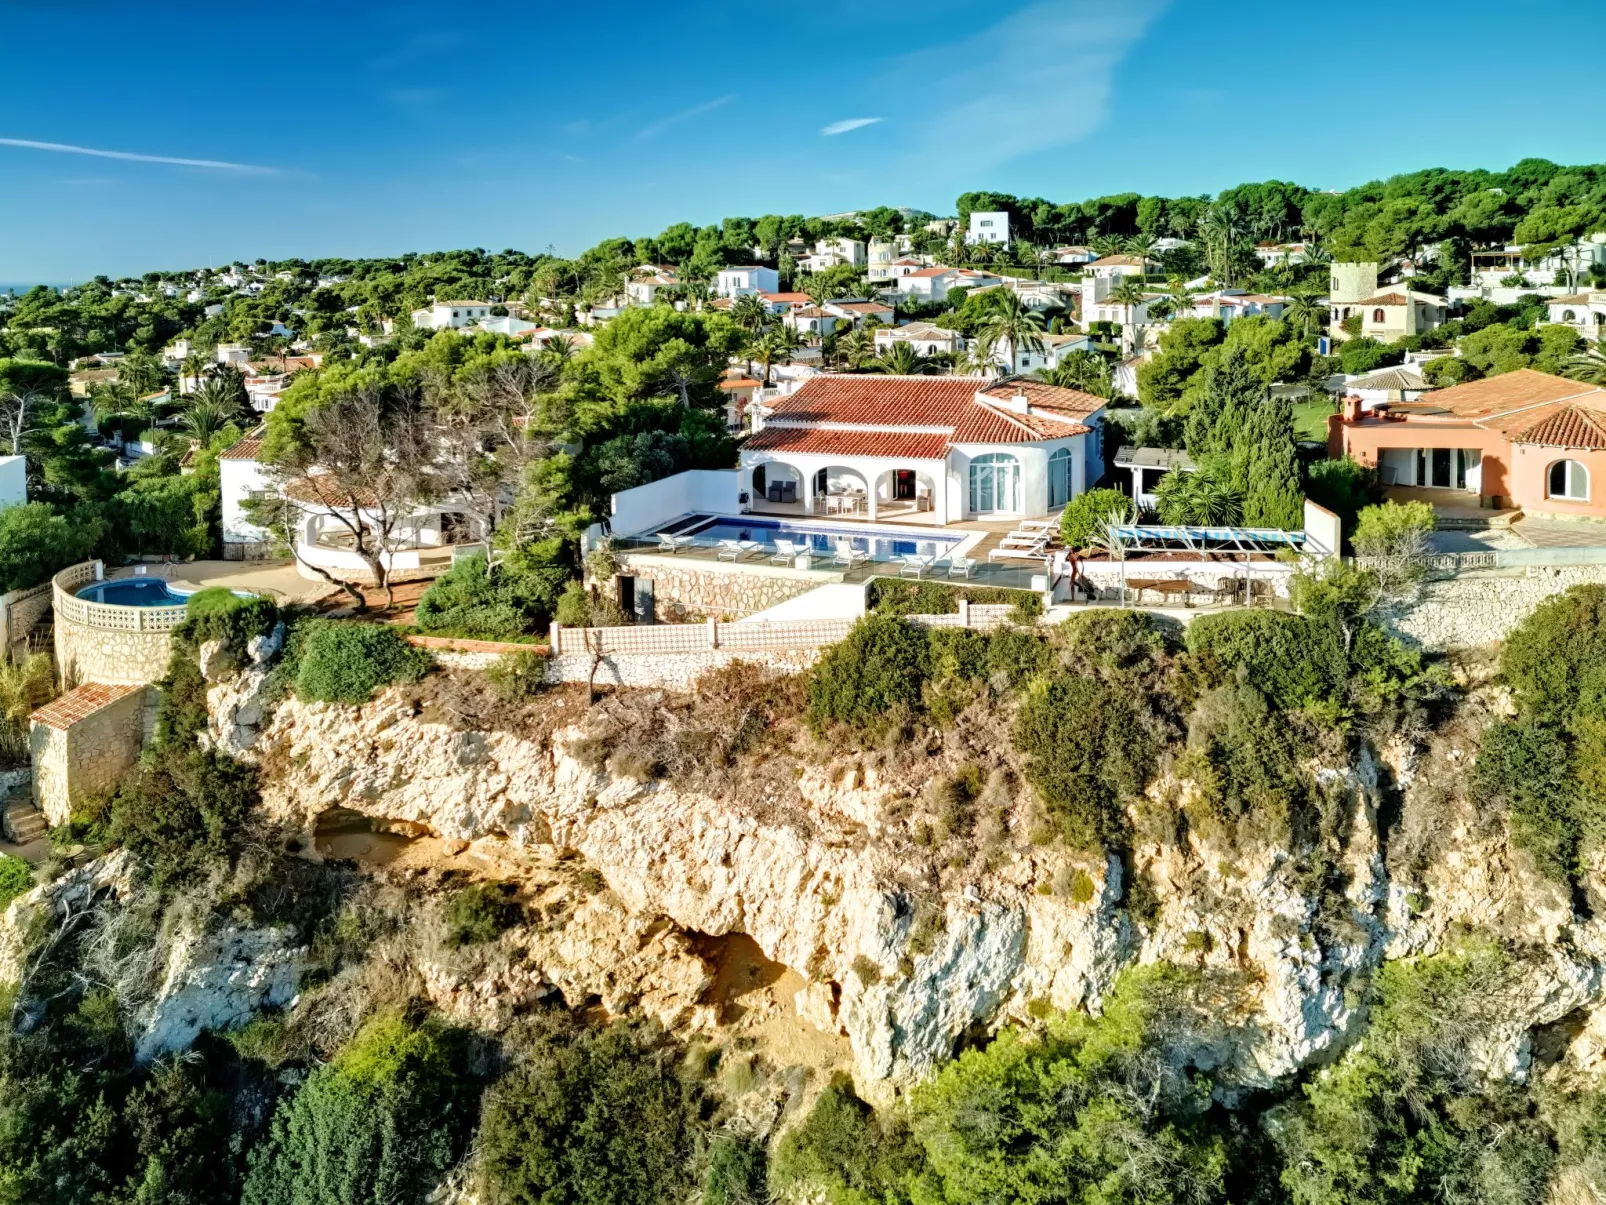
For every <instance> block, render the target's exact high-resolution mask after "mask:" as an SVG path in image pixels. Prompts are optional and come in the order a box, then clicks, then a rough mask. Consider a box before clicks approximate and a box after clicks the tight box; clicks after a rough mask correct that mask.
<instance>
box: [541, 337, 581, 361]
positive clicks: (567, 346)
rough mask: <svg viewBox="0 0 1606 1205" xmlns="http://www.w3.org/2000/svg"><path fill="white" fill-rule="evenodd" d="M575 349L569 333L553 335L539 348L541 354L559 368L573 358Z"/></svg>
mask: <svg viewBox="0 0 1606 1205" xmlns="http://www.w3.org/2000/svg"><path fill="white" fill-rule="evenodd" d="M577 350H578V349H577V348H576V347H575V345H574V338H573V337H572V336H570V335H553V336H552V337H551V338H550V339H548V340H547V341H546V345H545V346H544V347H542V348H541V352H542V354H543V355H545V356H546V357H547V358H548V359H549V360H551V361H552V362H553V363H554V364H556V365H558V366H559V367H560V368H561V367H562V366H563V365H565V364H567V363H568V362H569V361H570V360H572V359H574V357H575V355H576V352H577Z"/></svg>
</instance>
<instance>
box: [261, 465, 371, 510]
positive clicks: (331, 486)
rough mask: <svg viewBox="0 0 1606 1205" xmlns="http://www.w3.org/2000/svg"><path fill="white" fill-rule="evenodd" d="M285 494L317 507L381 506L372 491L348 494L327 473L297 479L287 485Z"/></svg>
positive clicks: (362, 490) (363, 490)
mask: <svg viewBox="0 0 1606 1205" xmlns="http://www.w3.org/2000/svg"><path fill="white" fill-rule="evenodd" d="M284 492H285V496H286V497H288V498H293V499H295V501H297V502H306V503H309V504H312V505H317V506H331V507H349V506H351V505H353V503H355V504H356V505H357V506H359V507H362V506H378V505H379V499H378V497H377V496H376V495H375V494H374V493H373V492H372V491H371V490H367V489H359V490H358V491H357V492H356V494H355V495H352V494H348V493H346V491H345V490H343V489H341V488H340V487H339V486H338V485H336V484H335V482H334V480H333V479H332V477H331V476H330V475H329V474H327V473H318V474H315V475H313V476H311V477H297V478H295V479H294V480H293V481H288V482H286V483H285V487H284Z"/></svg>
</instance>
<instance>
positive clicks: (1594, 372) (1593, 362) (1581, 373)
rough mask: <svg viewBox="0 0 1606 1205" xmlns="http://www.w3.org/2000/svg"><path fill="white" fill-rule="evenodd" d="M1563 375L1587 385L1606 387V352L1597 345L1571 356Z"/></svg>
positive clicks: (1562, 371)
mask: <svg viewBox="0 0 1606 1205" xmlns="http://www.w3.org/2000/svg"><path fill="white" fill-rule="evenodd" d="M1561 373H1562V376H1564V377H1569V378H1571V379H1572V380H1574V381H1582V382H1584V383H1585V384H1586V385H1606V352H1602V351H1601V349H1600V347H1599V346H1598V345H1597V346H1595V347H1591V348H1587V349H1585V350H1584V351H1581V352H1579V353H1578V354H1577V355H1575V356H1569V357H1568V358H1567V363H1566V364H1565V365H1564V366H1563V368H1562V370H1561Z"/></svg>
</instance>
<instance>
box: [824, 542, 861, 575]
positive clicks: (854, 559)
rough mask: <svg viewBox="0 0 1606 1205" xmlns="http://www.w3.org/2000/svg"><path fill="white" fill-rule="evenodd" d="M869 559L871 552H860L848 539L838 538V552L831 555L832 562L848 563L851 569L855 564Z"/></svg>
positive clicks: (837, 563) (834, 563)
mask: <svg viewBox="0 0 1606 1205" xmlns="http://www.w3.org/2000/svg"><path fill="white" fill-rule="evenodd" d="M869 559H870V554H869V553H868V552H860V551H859V550H858V549H857V548H855V547H854V546H853V545H852V544H850V543H849V542H848V541H847V540H838V541H837V542H836V552H834V553H833V554H832V556H831V563H832V564H833V565H846V566H847V567H848V568H849V569H852V568H853V567H854V566H855V565H862V564H864V562H865V561H868V560H869Z"/></svg>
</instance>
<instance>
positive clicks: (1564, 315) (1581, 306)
mask: <svg viewBox="0 0 1606 1205" xmlns="http://www.w3.org/2000/svg"><path fill="white" fill-rule="evenodd" d="M1548 310H1549V316H1548V321H1549V322H1552V323H1560V324H1562V325H1565V326H1570V327H1572V328H1573V329H1574V330H1575V331H1577V332H1578V333H1579V334H1580V335H1582V336H1583V337H1584V338H1586V339H1591V340H1594V341H1596V342H1599V341H1600V337H1601V332H1602V331H1603V330H1606V289H1591V290H1590V291H1589V292H1587V293H1573V294H1570V295H1569V296H1566V297H1552V298H1551V299H1550V301H1549V303H1548Z"/></svg>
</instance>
